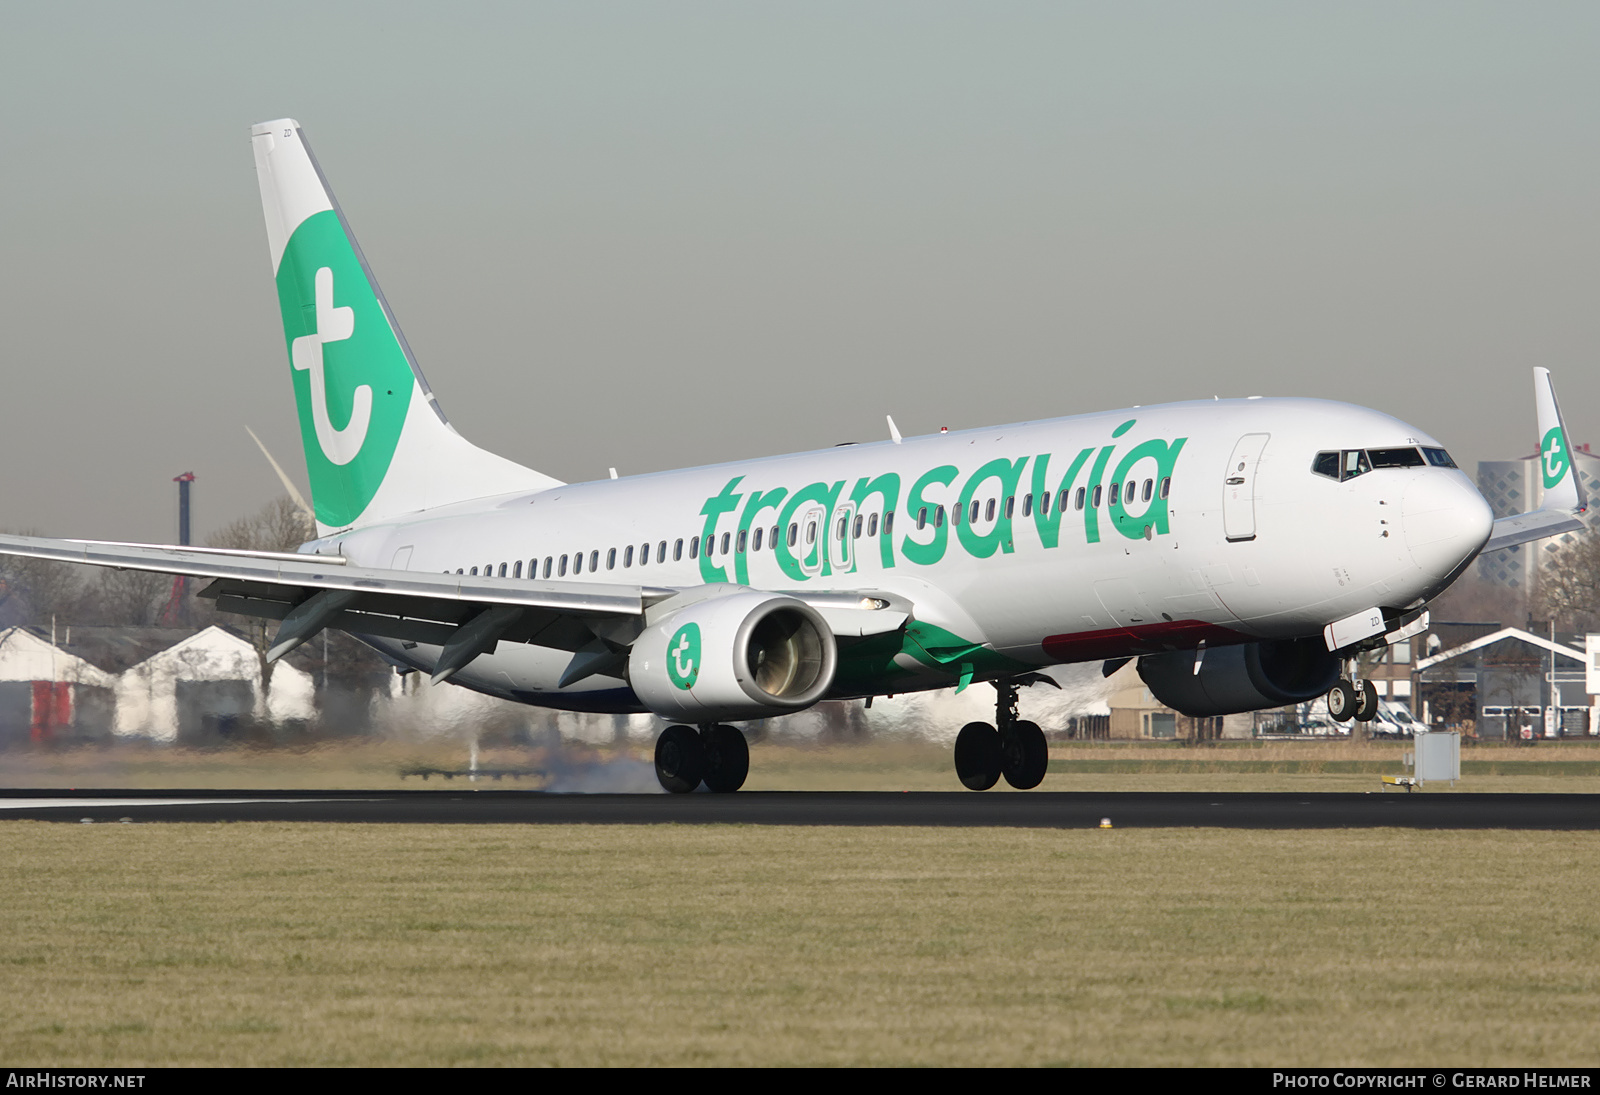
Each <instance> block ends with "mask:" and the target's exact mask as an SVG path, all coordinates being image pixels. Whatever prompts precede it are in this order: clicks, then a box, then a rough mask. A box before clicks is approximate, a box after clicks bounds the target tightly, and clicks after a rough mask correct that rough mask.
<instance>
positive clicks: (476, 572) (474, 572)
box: [472, 567, 478, 578]
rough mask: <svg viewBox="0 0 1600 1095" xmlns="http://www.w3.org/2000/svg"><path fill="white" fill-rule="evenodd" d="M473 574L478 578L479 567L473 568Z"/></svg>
mask: <svg viewBox="0 0 1600 1095" xmlns="http://www.w3.org/2000/svg"><path fill="white" fill-rule="evenodd" d="M472 576H473V577H474V578H476V577H477V576H478V568H477V567H473V568H472Z"/></svg>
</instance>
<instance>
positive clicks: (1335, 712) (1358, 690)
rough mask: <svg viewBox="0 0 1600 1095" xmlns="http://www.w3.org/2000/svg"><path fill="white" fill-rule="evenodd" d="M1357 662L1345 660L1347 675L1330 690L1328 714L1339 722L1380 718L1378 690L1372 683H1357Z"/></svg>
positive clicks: (1350, 659)
mask: <svg viewBox="0 0 1600 1095" xmlns="http://www.w3.org/2000/svg"><path fill="white" fill-rule="evenodd" d="M1355 677H1356V660H1355V659H1354V658H1347V659H1345V675H1344V676H1343V677H1341V678H1339V683H1338V684H1336V685H1334V686H1333V687H1332V688H1330V689H1328V714H1330V715H1332V716H1333V717H1334V718H1335V719H1337V720H1338V721H1339V722H1349V721H1350V720H1351V719H1355V720H1356V721H1357V722H1371V721H1372V720H1373V719H1375V718H1377V717H1378V690H1377V688H1376V687H1374V685H1373V683H1372V682H1371V681H1357V680H1356V679H1355Z"/></svg>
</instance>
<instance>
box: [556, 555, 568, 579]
mask: <svg viewBox="0 0 1600 1095" xmlns="http://www.w3.org/2000/svg"><path fill="white" fill-rule="evenodd" d="M566 576H567V557H566V556H565V555H563V556H562V557H561V566H560V568H559V569H558V570H557V571H556V577H558V578H565V577H566Z"/></svg>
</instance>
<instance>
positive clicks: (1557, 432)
mask: <svg viewBox="0 0 1600 1095" xmlns="http://www.w3.org/2000/svg"><path fill="white" fill-rule="evenodd" d="M1565 440H1566V439H1565V438H1563V437H1562V436H1561V427H1560V426H1557V427H1555V428H1554V429H1552V430H1551V431H1550V432H1549V433H1547V434H1545V435H1544V444H1543V445H1541V446H1540V449H1541V452H1542V455H1543V456H1544V486H1545V489H1546V490H1549V489H1550V488H1551V487H1553V486H1555V485H1556V484H1557V483H1559V482H1561V477H1562V476H1563V475H1566V474H1567V465H1568V464H1569V463H1570V462H1571V461H1570V459H1569V458H1568V456H1567V446H1566V444H1565Z"/></svg>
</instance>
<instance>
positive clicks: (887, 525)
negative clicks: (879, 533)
mask: <svg viewBox="0 0 1600 1095" xmlns="http://www.w3.org/2000/svg"><path fill="white" fill-rule="evenodd" d="M893 531H894V510H890V511H889V512H888V513H886V514H884V515H883V534H884V535H885V536H888V535H889V534H890V533H891V532H893Z"/></svg>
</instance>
